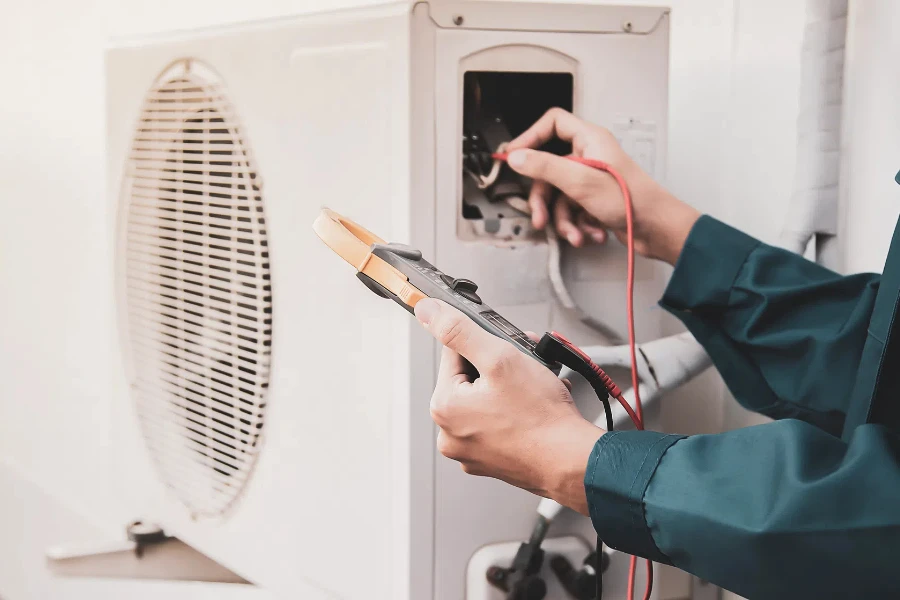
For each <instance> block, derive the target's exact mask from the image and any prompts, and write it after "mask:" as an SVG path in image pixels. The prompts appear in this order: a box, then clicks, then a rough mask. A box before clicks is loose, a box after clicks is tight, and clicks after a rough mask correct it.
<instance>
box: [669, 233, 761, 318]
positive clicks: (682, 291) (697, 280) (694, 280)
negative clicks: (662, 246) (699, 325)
mask: <svg viewBox="0 0 900 600" xmlns="http://www.w3.org/2000/svg"><path fill="white" fill-rule="evenodd" d="M759 244H760V242H759V240H756V239H754V238H752V237H750V236H749V235H747V234H745V233H743V232H741V231H738V230H737V229H734V228H733V227H731V226H729V225H726V224H725V223H722V222H721V221H718V220H716V219H714V218H712V217H710V216H709V215H703V216H701V217H700V219H698V220H697V222H696V223H695V224H694V227H693V228H692V229H691V233H690V234H689V235H688V238H687V241H686V242H685V244H684V249H683V250H682V251H681V255H680V256H679V257H678V261H677V262H676V264H675V271H674V272H673V273H672V278H671V279H670V280H669V285H668V286H667V287H666V291H665V293H664V294H663V297H662V300H661V301H660V304H661V305H662V306H663V307H664V308H666V309H668V310H670V311H672V312H676V313H677V312H679V311H690V310H691V309H694V308H702V307H707V308H708V307H716V306H727V305H728V298H729V295H730V292H731V287H732V284H733V283H734V280H735V279H736V278H737V276H738V274H739V273H740V271H741V269H742V268H743V266H744V263H745V262H746V261H747V257H748V256H750V253H751V252H753V250H754V249H755V248H756V247H757V246H759Z"/></svg>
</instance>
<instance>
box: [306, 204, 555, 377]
mask: <svg viewBox="0 0 900 600" xmlns="http://www.w3.org/2000/svg"><path fill="white" fill-rule="evenodd" d="M313 229H314V230H315V232H316V234H317V235H318V236H319V238H321V239H322V241H323V242H325V243H326V244H327V245H328V246H329V247H330V248H331V249H332V250H334V251H335V252H336V253H337V254H338V255H340V256H341V258H343V259H344V260H345V261H347V262H348V263H350V264H351V265H353V266H354V267H356V270H357V274H356V277H357V278H358V279H359V280H360V281H362V282H363V283H364V284H365V285H366V287H367V288H369V289H370V290H372V291H373V292H375V293H376V294H378V295H379V296H381V297H383V298H389V299H391V300H393V301H394V302H396V303H397V304H399V305H400V306H402V307H403V308H405V309H406V310H408V311H409V312H410V313H412V312H413V309H414V307H415V306H416V303H417V302H418V301H419V300H422V299H423V298H435V299H438V300H442V301H444V302H446V303H447V304H449V305H451V306H453V307H454V308H457V309H459V310H460V311H462V312H463V313H464V314H465V315H466V316H468V317H469V318H470V319H472V320H473V321H475V322H476V323H477V324H478V325H479V326H480V327H481V328H482V329H484V330H486V331H488V332H489V333H492V334H494V335H496V336H497V337H499V338H501V339H504V340H506V341H507V342H509V343H511V344H513V345H514V346H515V347H516V348H518V349H519V350H521V351H522V352H524V353H525V354H527V355H529V356H531V357H532V358H534V359H535V360H537V361H539V362H540V363H541V364H543V365H544V366H546V367H547V368H548V369H550V370H551V371H553V372H554V373H555V374H557V375H558V374H559V371H560V369H561V365H560V363H558V362H556V361H554V360H545V358H543V357H542V356H541V355H540V354H539V352H538V344H537V343H536V342H535V341H534V340H532V339H531V338H529V337H528V336H527V335H525V333H524V332H523V331H522V330H520V329H519V328H518V327H516V326H515V325H513V324H512V323H510V322H509V321H507V320H506V319H504V318H503V317H502V316H501V315H500V314H498V313H497V312H496V311H495V310H493V309H492V308H491V307H490V306H488V305H487V304H485V303H484V301H483V300H482V299H481V298H480V297H479V296H478V293H477V291H478V285H477V284H476V283H475V282H473V281H470V280H468V279H462V278H457V277H451V276H450V275H447V274H446V273H443V272H441V271H440V269H438V268H437V267H435V266H434V265H432V264H431V263H429V262H428V261H427V260H425V259H424V258H423V257H422V253H421V252H420V251H419V250H416V249H415V248H411V247H409V246H406V245H404V244H389V243H387V242H385V241H384V240H382V239H381V238H379V237H378V236H377V235H375V234H373V233H371V232H370V231H368V230H366V229H365V228H363V227H361V226H359V225H357V224H356V223H354V222H353V221H351V220H350V219H347V218H345V217H343V216H341V215H339V214H338V213H336V212H334V211H332V210H329V209H327V208H326V209H323V210H322V213H321V214H320V215H319V217H318V218H317V219H316V221H315V223H314V224H313Z"/></svg>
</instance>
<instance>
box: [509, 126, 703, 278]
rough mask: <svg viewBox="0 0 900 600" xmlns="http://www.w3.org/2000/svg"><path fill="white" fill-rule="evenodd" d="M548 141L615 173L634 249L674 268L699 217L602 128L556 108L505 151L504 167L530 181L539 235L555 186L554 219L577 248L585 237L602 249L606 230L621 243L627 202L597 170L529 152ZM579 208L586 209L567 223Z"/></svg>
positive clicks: (605, 176)
mask: <svg viewBox="0 0 900 600" xmlns="http://www.w3.org/2000/svg"><path fill="white" fill-rule="evenodd" d="M554 137H556V138H560V139H562V140H565V141H567V142H570V143H571V144H572V153H573V154H574V155H575V156H581V157H585V158H593V159H597V160H602V161H604V162H606V163H608V164H610V165H611V166H612V167H613V168H615V169H616V170H617V171H618V172H619V173H621V175H622V176H623V177H624V178H625V180H626V181H627V182H628V187H629V189H630V190H631V195H632V201H633V205H634V220H635V222H634V225H635V250H636V251H637V252H638V253H640V254H643V255H644V256H648V257H651V258H658V259H661V260H664V261H666V262H669V263H671V264H674V263H675V261H676V260H677V258H678V255H679V254H680V253H681V249H682V247H683V246H684V242H685V240H686V239H687V236H688V233H690V230H691V227H692V226H693V225H694V223H695V222H696V220H697V218H698V217H699V216H700V213H699V212H697V211H696V210H695V209H693V208H691V207H690V206H688V205H687V204H685V203H683V202H681V201H680V200H678V199H677V198H675V197H674V196H673V195H672V194H670V193H669V192H667V191H666V190H665V189H664V188H663V187H662V186H660V185H659V184H658V183H656V182H655V181H654V180H653V178H652V177H650V176H649V175H648V174H647V173H645V172H644V171H643V170H641V168H640V167H639V166H638V165H637V163H635V162H634V161H633V160H631V158H629V157H628V155H627V154H625V152H624V151H623V150H622V148H621V147H620V146H619V144H618V142H617V141H616V138H615V137H614V136H613V135H612V133H610V132H609V131H608V130H606V129H604V128H603V127H600V126H598V125H593V124H591V123H587V122H585V121H582V120H581V119H579V118H577V117H575V116H574V115H572V114H571V113H569V112H566V111H564V110H562V109H559V108H554V109H551V110H550V111H548V112H547V113H546V114H545V115H544V116H543V117H541V118H540V120H538V121H537V122H536V123H535V124H534V125H532V126H531V127H530V128H529V129H528V130H527V131H525V133H523V134H522V135H520V136H519V137H518V138H516V139H515V140H513V141H512V142H510V144H509V146H508V148H507V150H508V152H509V153H510V154H509V158H508V162H509V166H510V167H511V168H512V169H513V170H515V171H517V172H518V173H521V174H522V175H525V176H527V177H531V178H532V179H534V185H533V186H532V189H531V195H530V197H529V203H530V205H531V210H532V220H533V223H534V226H535V227H537V228H539V229H542V228H543V227H545V226H546V225H547V224H548V222H549V220H550V215H549V210H548V206H550V200H551V197H552V195H553V193H554V188H556V189H557V190H559V191H560V195H559V198H558V199H557V202H556V203H555V205H554V221H555V223H556V229H557V231H558V232H559V234H560V236H561V237H564V238H565V239H567V240H568V241H569V243H570V244H572V245H573V246H581V245H583V244H584V242H585V240H586V237H590V238H592V239H593V240H594V241H596V242H599V243H603V242H604V241H605V240H606V231H605V229H609V230H611V231H612V232H613V233H614V234H615V235H616V236H617V237H618V238H619V239H620V240H622V241H624V239H625V237H624V236H625V203H624V201H623V199H622V194H621V192H620V191H619V188H618V186H617V185H616V182H615V181H614V180H613V178H612V177H610V176H609V175H608V174H607V173H604V172H602V171H598V170H596V169H593V168H591V167H587V166H585V165H581V164H578V163H576V162H574V161H571V160H568V159H565V158H563V157H560V156H556V155H553V154H549V153H546V152H541V151H538V150H534V148H538V147H540V146H541V145H543V144H544V143H546V142H547V141H549V140H550V139H553V138H554ZM578 207H581V208H583V209H584V210H581V211H578V214H577V216H575V217H574V218H573V213H574V212H575V209H577V208H578Z"/></svg>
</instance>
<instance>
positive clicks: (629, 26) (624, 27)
mask: <svg viewBox="0 0 900 600" xmlns="http://www.w3.org/2000/svg"><path fill="white" fill-rule="evenodd" d="M632 29H634V25H633V24H632V22H631V21H625V22H624V23H622V31H624V32H625V33H631V30H632Z"/></svg>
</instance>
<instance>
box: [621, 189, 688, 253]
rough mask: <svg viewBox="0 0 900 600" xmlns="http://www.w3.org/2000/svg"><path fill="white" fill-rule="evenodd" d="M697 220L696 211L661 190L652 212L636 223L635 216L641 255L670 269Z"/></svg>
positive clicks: (636, 217)
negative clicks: (668, 266)
mask: <svg viewBox="0 0 900 600" xmlns="http://www.w3.org/2000/svg"><path fill="white" fill-rule="evenodd" d="M699 218H700V211H698V210H697V209H695V208H694V207H692V206H690V205H688V204H685V203H684V202H682V201H681V200H679V199H678V198H676V197H675V196H673V195H672V194H670V193H669V192H667V191H665V190H662V192H661V197H660V198H659V200H658V201H657V202H654V203H653V208H652V210H648V211H647V212H646V214H645V215H644V216H643V218H641V219H640V220H639V219H638V216H637V215H635V220H636V221H637V220H639V222H640V240H641V244H642V246H643V252H642V253H643V254H645V255H646V256H647V257H648V258H655V259H657V260H661V261H663V262H666V263H669V264H670V265H673V266H674V265H675V263H676V261H677V260H678V257H679V256H680V255H681V251H682V250H683V249H684V244H685V242H686V241H687V238H688V235H690V233H691V229H692V228H693V227H694V224H695V223H696V222H697V219H699ZM636 228H637V227H636ZM636 237H637V236H636Z"/></svg>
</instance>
